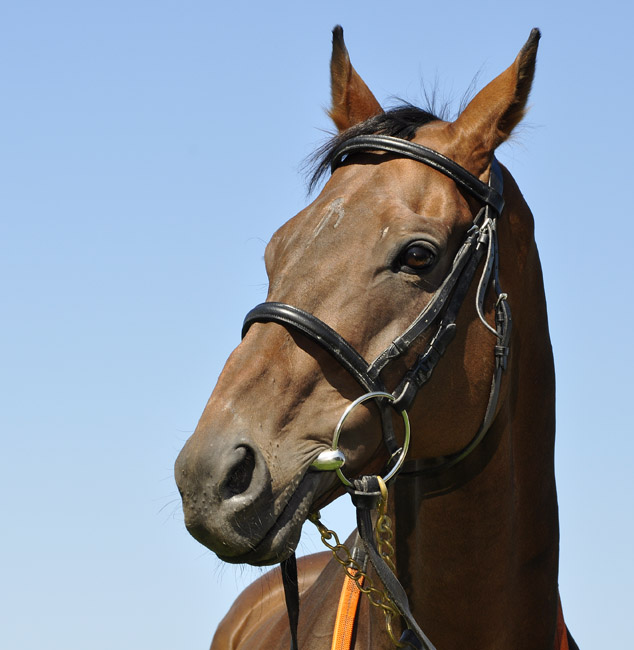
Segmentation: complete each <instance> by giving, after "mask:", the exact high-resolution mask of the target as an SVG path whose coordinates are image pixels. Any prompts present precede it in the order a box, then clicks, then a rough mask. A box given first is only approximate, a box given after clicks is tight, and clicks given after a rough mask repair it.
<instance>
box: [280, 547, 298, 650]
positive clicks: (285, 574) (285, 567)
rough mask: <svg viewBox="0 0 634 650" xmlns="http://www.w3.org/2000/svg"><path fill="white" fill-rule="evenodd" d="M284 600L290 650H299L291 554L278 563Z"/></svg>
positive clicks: (293, 560)
mask: <svg viewBox="0 0 634 650" xmlns="http://www.w3.org/2000/svg"><path fill="white" fill-rule="evenodd" d="M280 569H281V570H282V583H283V584H284V598H285V599H286V611H287V612H288V624H289V627H290V628H291V650H299V646H298V645H297V624H298V622H299V582H298V581H297V558H296V557H295V553H293V554H292V555H291V556H290V557H289V558H287V559H286V560H283V561H282V562H281V563H280Z"/></svg>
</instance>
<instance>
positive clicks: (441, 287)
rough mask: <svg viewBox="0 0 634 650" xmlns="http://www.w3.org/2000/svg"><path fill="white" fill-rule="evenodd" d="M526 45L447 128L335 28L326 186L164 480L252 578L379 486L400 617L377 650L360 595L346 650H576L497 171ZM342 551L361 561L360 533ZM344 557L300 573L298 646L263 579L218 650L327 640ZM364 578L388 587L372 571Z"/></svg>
mask: <svg viewBox="0 0 634 650" xmlns="http://www.w3.org/2000/svg"><path fill="white" fill-rule="evenodd" d="M539 39H540V32H539V30H537V29H534V30H532V32H531V34H530V36H529V38H528V40H527V41H526V43H525V44H524V46H523V47H522V49H521V50H520V52H519V54H518V55H517V57H516V58H515V60H514V61H513V63H512V64H511V65H510V66H509V67H508V68H507V69H506V70H505V71H504V72H502V73H501V74H500V75H499V76H498V77H496V78H495V79H494V80H493V81H491V82H490V83H489V84H488V85H487V86H485V87H484V88H483V89H482V90H480V91H479V92H478V93H477V94H476V95H475V97H473V99H472V100H471V101H470V102H469V103H468V104H467V105H466V107H465V108H464V109H463V110H462V112H461V113H460V114H459V116H458V117H457V119H455V121H446V120H443V119H440V118H438V117H436V116H435V115H433V114H432V113H431V112H429V111H424V110H422V109H418V108H416V107H414V106H412V105H402V106H399V107H396V108H392V109H389V110H384V109H383V108H382V107H381V105H380V104H379V102H378V101H377V99H376V98H375V96H374V95H373V93H372V92H371V90H370V89H369V88H368V86H367V85H366V83H365V82H364V81H363V79H362V78H361V77H360V75H359V74H358V73H357V71H356V70H355V68H354V67H353V66H352V64H351V61H350V56H349V53H348V50H347V48H346V45H345V42H344V39H343V30H342V29H341V27H339V26H337V27H336V28H335V29H334V30H333V49H332V58H331V63H330V72H331V92H332V106H331V108H330V111H329V115H330V117H331V118H332V120H333V122H334V124H335V126H336V128H337V134H336V135H335V136H333V138H332V140H330V141H329V142H328V143H327V144H326V145H325V146H324V147H323V148H322V149H321V150H320V151H319V152H318V160H317V163H316V171H315V175H314V177H313V183H317V182H319V179H320V177H321V175H323V174H324V173H327V171H328V170H329V169H332V174H331V176H330V178H329V179H328V180H327V182H326V183H325V184H324V186H323V188H322V189H321V192H320V193H319V194H318V196H317V197H316V199H315V200H314V201H313V202H312V203H311V204H310V205H308V206H307V207H306V208H305V209H303V210H302V211H301V212H299V213H298V214H297V215H296V216H294V217H293V218H291V219H290V220H289V221H288V222H286V223H285V224H284V225H283V226H282V227H281V228H280V229H279V230H277V232H275V234H274V235H273V236H272V238H271V240H270V242H269V243H268V245H267V247H266V253H265V264H266V270H267V274H268V278H269V287H268V294H267V299H266V302H265V303H263V305H260V306H258V307H256V308H255V309H254V310H253V311H252V312H251V313H250V314H249V315H248V316H247V319H246V321H245V327H244V330H243V339H242V341H241V343H240V344H239V345H238V346H237V348H236V349H235V350H234V351H233V353H232V354H231V355H230V357H229V359H228V360H227V362H226V365H225V367H224V369H223V371H222V373H221V375H220V377H219V379H218V382H217V385H216V387H215V389H214V390H213V393H212V395H211V397H210V398H209V401H208V403H207V405H206V407H205V409H204V412H203V414H202V416H201V418H200V421H199V423H198V425H197V427H196V430H195V432H194V433H193V435H192V436H191V438H190V439H189V440H188V441H187V442H186V444H185V446H184V447H183V449H182V451H181V453H180V454H179V456H178V458H177V461H176V464H175V476H176V480H177V485H178V488H179V491H180V494H181V497H182V502H183V510H184V516H185V523H186V527H187V529H188V531H189V532H190V533H191V535H193V536H194V537H195V538H196V539H197V540H198V541H199V542H201V543H202V544H203V545H205V546H206V547H207V548H209V549H211V550H212V551H214V552H215V553H216V554H217V555H218V557H219V558H220V559H222V560H224V561H226V562H229V563H248V564H251V565H255V566H266V565H271V564H275V563H277V562H286V561H288V559H289V557H293V555H292V554H293V552H294V549H295V547H296V546H297V543H298V540H299V537H300V533H301V529H302V525H303V524H304V522H305V521H306V520H307V518H310V519H311V520H316V519H317V515H316V514H315V513H316V512H317V511H318V510H319V508H321V507H323V506H325V505H327V504H328V503H330V502H331V501H333V500H334V499H336V498H337V497H339V496H340V495H342V494H343V493H344V492H345V491H349V492H354V491H355V490H357V493H360V492H359V490H361V488H359V485H360V483H361V479H359V477H363V476H370V477H376V485H378V484H379V478H378V477H384V478H386V479H388V480H383V479H381V482H382V485H383V487H381V486H379V487H381V489H382V490H383V488H384V487H385V488H386V492H385V493H383V492H382V494H383V496H382V497H381V503H384V504H385V503H387V506H386V507H387V510H386V512H385V517H389V518H390V519H386V520H387V521H388V522H389V521H392V522H393V534H394V538H393V539H394V542H393V555H392V559H393V569H394V571H393V574H394V580H395V581H398V582H397V583H396V584H400V586H401V587H402V592H403V594H404V595H403V598H404V599H405V600H406V601H407V604H406V605H405V606H401V604H402V603H401V604H399V603H398V602H397V603H396V605H397V607H396V610H397V612H396V613H397V616H396V617H395V619H394V620H393V621H392V624H393V626H394V628H395V629H396V637H395V638H394V640H392V636H394V635H393V634H392V636H391V635H390V630H388V629H387V626H386V621H385V620H384V617H383V616H382V615H381V614H380V613H379V612H378V610H379V609H381V607H378V608H376V607H373V606H372V605H373V603H372V602H371V600H370V599H369V598H365V597H362V598H361V599H360V601H359V603H358V605H356V606H355V609H354V611H353V613H352V617H353V619H354V622H355V625H354V629H353V631H352V632H351V634H350V635H349V637H350V638H349V639H348V641H347V644H348V645H346V646H345V647H347V648H355V649H356V650H361V649H366V648H372V649H377V648H391V647H394V644H396V645H398V644H399V643H400V645H401V646H403V647H404V646H408V644H409V647H425V648H433V647H436V648H438V650H450V649H460V650H462V649H463V648H478V649H483V650H509V649H510V648H513V650H522V649H525V650H551V649H553V648H557V650H560V649H563V648H570V649H571V650H572V649H574V648H577V646H576V644H575V643H574V641H573V639H572V637H571V636H570V635H569V633H568V632H567V631H566V630H565V626H564V624H563V619H562V615H561V603H560V600H559V592H558V560H559V557H558V556H559V524H558V509H557V494H556V485H555V474H554V441H555V374H554V363H553V355H552V349H551V343H550V338H549V331H548V319H547V311H546V300H545V295H544V286H543V278H542V272H541V266H540V261H539V255H538V251H537V247H536V243H535V238H534V221H533V216H532V214H531V211H530V209H529V207H528V205H527V204H526V202H525V200H524V198H523V196H522V194H521V192H520V190H519V188H518V186H517V184H516V182H515V181H514V179H513V177H512V176H511V174H510V173H509V171H508V170H507V169H506V168H505V167H503V166H502V165H501V164H499V163H498V161H497V160H496V158H495V151H496V149H497V147H498V146H499V145H500V144H502V143H503V142H504V141H505V140H507V139H508V138H509V136H510V135H511V133H512V131H513V130H514V128H515V127H516V126H517V125H518V123H519V122H520V121H521V119H522V118H523V116H524V114H525V112H526V104H527V99H528V97H529V93H530V90H531V86H532V83H533V78H534V73H535V64H536V55H537V49H538V43H539ZM511 310H512V311H511ZM511 313H512V316H511ZM511 325H512V326H511ZM366 359H374V360H375V361H373V362H372V363H371V364H369V363H368V362H367V361H366ZM344 420H345V422H344ZM333 431H336V436H335V437H336V442H334V443H333ZM410 431H411V434H410ZM406 438H407V440H406ZM407 447H409V449H407ZM376 485H375V487H374V488H373V489H374V492H373V493H376V492H377V489H378V488H376ZM377 502H378V499H375V501H374V502H373V503H374V505H372V506H371V507H372V508H373V507H374V506H375V505H376V503H377ZM358 507H360V506H358ZM364 507H365V506H364ZM370 516H371V515H370ZM381 517H383V515H381ZM375 518H376V516H375ZM359 521H360V522H361V524H360V526H362V525H363V521H370V519H367V520H363V519H359ZM359 531H360V532H361V528H359ZM330 532H331V531H328V530H327V529H326V530H325V531H324V527H323V525H322V535H323V536H324V537H325V539H331V537H329V534H330ZM366 533H367V531H366ZM372 534H373V533H369V535H370V536H372ZM364 539H365V538H364ZM364 543H365V542H364ZM368 544H369V546H368ZM368 544H366V548H369V551H368V552H371V547H372V544H374V542H372V543H368ZM347 545H348V547H354V548H355V549H361V550H363V545H362V544H360V543H359V533H357V532H354V533H353V534H352V535H351V537H350V538H349V540H348V541H347ZM335 546H337V548H338V549H339V550H341V548H343V546H344V545H342V544H337V545H335ZM347 558H348V559H350V556H347ZM366 559H367V558H366ZM346 562H347V560H345V561H344V560H341V559H339V560H338V559H337V558H336V557H333V554H332V553H329V552H328V551H325V552H323V553H318V554H315V555H311V556H307V557H305V558H301V559H300V560H299V562H298V573H299V579H298V585H297V589H298V591H299V595H300V598H301V609H300V610H299V615H298V616H299V619H298V622H297V620H296V624H297V629H296V631H293V629H292V627H293V626H292V624H291V626H290V627H289V620H288V618H287V611H286V607H285V602H284V593H285V592H286V591H287V589H286V587H287V582H288V581H287V582H285V583H284V584H283V581H282V579H281V575H282V572H281V571H280V569H279V568H278V569H273V570H272V572H270V573H269V574H266V575H264V576H263V577H261V578H260V579H259V580H258V581H256V582H255V583H254V584H252V585H251V586H250V587H248V588H247V589H246V590H245V591H244V592H243V593H242V594H241V595H240V596H239V598H238V599H237V601H236V602H235V603H234V605H233V606H232V607H231V609H230V610H229V613H228V614H227V615H226V617H225V618H224V620H223V621H222V622H221V624H220V626H219V628H218V630H217V632H216V634H215V636H214V640H213V642H212V646H211V647H212V649H213V650H220V649H223V650H225V649H227V648H231V649H238V648H239V649H240V650H250V649H254V648H271V649H278V648H280V649H281V648H288V647H289V645H291V644H297V646H298V647H300V648H302V650H322V649H326V648H331V647H335V645H332V641H331V639H332V638H333V630H334V629H335V623H336V617H337V602H338V601H339V599H340V596H339V594H340V592H341V590H342V585H344V584H345V581H346V580H347V579H348V578H347V575H348V574H349V573H350V570H349V567H348V569H345V568H343V567H342V565H345V564H346ZM357 566H358V565H357ZM363 566H364V567H365V565H363ZM360 570H362V573H363V575H364V577H367V578H368V580H370V581H373V582H374V584H378V585H379V588H378V591H381V585H380V582H381V580H380V579H379V578H381V577H382V575H383V574H382V573H381V570H380V567H378V565H377V566H375V565H374V564H373V565H372V566H368V568H365V569H360ZM390 579H391V578H390ZM290 583H292V579H291V580H290ZM386 590H387V591H388V592H389V593H388V595H387V601H388V604H390V603H391V604H394V602H395V601H398V598H396V597H394V598H391V596H390V594H393V593H396V591H397V589H396V588H395V589H394V590H391V589H390V588H388V587H386ZM289 591H290V592H292V589H290V588H289ZM288 600H290V602H292V601H293V599H292V598H290V599H289V597H287V601H288ZM289 607H290V606H289ZM408 608H409V609H408ZM405 610H407V612H406V613H409V614H411V617H410V618H408V617H407V616H406V615H405V614H403V612H405ZM398 615H403V616H404V618H403V619H401V618H399V616H398ZM289 617H291V618H292V616H291V615H290V612H289ZM295 618H296V619H297V613H295ZM417 625H419V626H420V628H417V627H416V626H417ZM410 627H412V628H416V629H419V630H423V631H424V633H423V632H420V634H418V640H416V639H414V637H413V636H411V635H410V637H407V636H406V632H407V630H408V628H410ZM401 631H402V632H403V636H402V637H400V638H401V641H400V642H399V637H398V634H399V633H400V632H401ZM408 639H409V640H408ZM291 647H293V645H291ZM336 647H344V646H343V645H342V646H339V645H337V646H336Z"/></svg>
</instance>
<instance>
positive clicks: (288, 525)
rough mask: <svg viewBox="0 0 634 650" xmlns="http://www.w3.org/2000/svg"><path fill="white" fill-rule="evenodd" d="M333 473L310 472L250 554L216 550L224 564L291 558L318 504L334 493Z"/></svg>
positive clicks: (268, 563)
mask: <svg viewBox="0 0 634 650" xmlns="http://www.w3.org/2000/svg"><path fill="white" fill-rule="evenodd" d="M333 478H334V476H333V474H332V473H331V472H314V471H307V472H306V473H305V474H304V476H303V478H302V479H301V481H300V482H299V484H298V486H297V488H296V489H295V490H294V491H293V492H292V493H291V494H290V497H289V498H288V500H287V502H286V504H285V505H283V506H282V509H281V512H280V514H279V516H278V517H277V519H276V520H275V521H274V522H273V525H272V526H271V527H270V528H269V529H268V530H267V531H266V532H265V533H264V535H263V536H262V537H261V538H260V540H259V541H257V542H254V544H253V547H252V549H251V550H250V551H248V552H246V553H242V554H239V555H226V554H224V553H222V552H218V551H216V555H217V556H218V557H219V558H220V559H221V560H223V561H224V562H229V563H231V564H251V565H253V566H266V565H270V564H276V563H278V562H281V561H282V560H284V559H286V558H287V557H289V556H290V555H291V554H292V553H293V552H294V550H295V548H296V547H297V544H298V542H299V538H300V536H301V531H302V526H303V525H304V522H305V521H306V519H307V517H308V515H309V514H310V512H311V510H314V508H315V504H316V502H322V501H323V498H324V495H325V493H330V492H332V484H333Z"/></svg>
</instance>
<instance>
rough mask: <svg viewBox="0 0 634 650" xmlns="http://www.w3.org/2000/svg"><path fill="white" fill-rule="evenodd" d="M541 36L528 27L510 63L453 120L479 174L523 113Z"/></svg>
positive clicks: (460, 142) (461, 147)
mask: <svg viewBox="0 0 634 650" xmlns="http://www.w3.org/2000/svg"><path fill="white" fill-rule="evenodd" d="M540 36H541V34H540V31H539V29H533V30H532V31H531V34H530V36H529V37H528V40H527V41H526V43H525V45H524V47H523V48H522V49H521V50H520V53H519V54H518V55H517V58H516V59H515V61H514V62H513V64H512V65H511V66H510V67H509V68H507V69H506V70H505V71H504V72H503V73H502V74H501V75H499V76H498V77H496V78H495V79H494V80H493V81H492V82H491V83H490V84H489V85H488V86H486V87H485V88H483V89H482V90H481V91H480V92H479V93H478V94H477V95H476V96H475V97H474V98H473V99H472V100H471V102H469V104H468V106H467V107H466V108H465V109H464V111H463V112H462V114H461V115H460V117H459V118H458V119H457V120H456V121H455V122H454V124H453V127H452V128H453V129H455V133H456V137H457V142H458V147H459V150H460V153H463V155H465V156H466V157H468V159H469V160H470V161H471V165H470V166H473V167H475V168H476V169H475V171H476V172H477V173H478V174H479V173H482V172H483V171H484V170H485V169H486V168H487V166H488V165H489V163H490V161H491V158H492V156H493V152H494V151H495V149H496V148H497V147H498V146H499V145H500V144H502V143H503V142H504V141H505V140H506V139H507V138H508V137H509V135H510V134H511V131H512V130H513V129H514V128H515V127H516V126H517V124H518V123H519V122H520V120H521V119H522V118H523V117H524V114H525V112H526V101H527V100H528V95H529V93H530V91H531V85H532V83H533V77H534V75H535V59H536V56H537V45H538V43H539V39H540Z"/></svg>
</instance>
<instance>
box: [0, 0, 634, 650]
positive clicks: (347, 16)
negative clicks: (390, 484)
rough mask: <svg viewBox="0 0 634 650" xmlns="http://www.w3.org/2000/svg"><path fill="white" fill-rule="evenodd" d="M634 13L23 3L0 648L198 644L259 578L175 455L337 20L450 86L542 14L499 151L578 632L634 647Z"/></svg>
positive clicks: (0, 324) (294, 171) (17, 40)
mask: <svg viewBox="0 0 634 650" xmlns="http://www.w3.org/2000/svg"><path fill="white" fill-rule="evenodd" d="M632 22H633V16H632V9H631V6H630V5H629V4H627V3H623V2H614V1H613V0H607V1H604V2H602V3H589V2H570V1H565V2H559V3H557V2H552V0H549V1H547V2H544V1H542V0H534V1H533V2H530V3H522V4H519V3H518V4H511V3H508V2H492V1H490V0H482V1H481V2H477V3H476V2H466V1H459V2H451V3H437V2H434V3H431V2H422V1H418V2H413V1H410V2H399V1H398V0H395V1H394V2H392V3H385V2H374V1H370V0H365V1H364V2H356V1H349V2H345V3H344V2H332V1H322V2H319V3H302V2H275V1H272V2H266V3H255V2H253V3H246V2H241V1H239V0H238V1H236V2H234V3H233V4H231V6H229V5H227V4H225V3H222V4H220V3H212V2H203V1H202V0H179V1H178V2H177V1H175V0H173V1H167V0H152V1H151V2H150V1H142V0H126V1H125V2H123V1H121V0H109V2H91V1H89V0H82V1H76V2H72V1H70V0H58V1H56V2H48V1H43V0H41V1H35V0H21V1H20V2H12V3H9V2H5V3H3V4H2V8H1V9H0V90H1V100H0V151H1V153H0V188H1V190H0V282H1V294H0V298H1V321H0V345H1V350H2V352H1V361H0V407H1V408H0V432H1V435H2V445H1V447H0V449H1V453H0V488H1V489H0V498H1V499H2V505H1V512H2V534H1V535H0V584H1V585H2V587H1V589H0V645H1V646H2V647H3V648H10V649H11V650H23V649H28V650H32V649H33V650H34V649H35V648H42V647H46V648H48V649H50V650H58V649H60V650H61V649H64V650H83V649H90V650H102V649H103V650H105V649H108V650H111V649H112V648H118V649H122V650H128V649H130V650H132V649H135V650H136V649H138V648H152V649H153V650H168V649H170V650H172V649H174V648H188V649H194V648H199V649H203V648H207V647H208V644H209V641H210V639H211V636H212V632H213V630H214V629H215V626H216V624H217V622H218V620H219V619H220V618H221V617H222V616H223V615H224V613H225V612H226V610H227V608H228V607H229V604H230V603H231V602H232V600H233V598H234V596H235V594H236V593H237V592H238V591H239V590H240V589H241V588H242V587H243V586H244V585H245V584H247V583H248V582H249V581H250V580H251V579H253V578H254V577H256V576H257V575H259V572H258V570H255V569H250V568H234V567H229V566H223V565H221V563H220V562H219V561H218V560H217V559H216V558H215V556H213V555H212V554H211V553H209V552H208V551H206V550H204V549H203V547H202V546H200V545H198V544H197V543H196V542H195V541H194V540H193V539H192V538H190V537H189V535H188V534H187V533H186V531H185V529H184V526H183V523H182V513H181V510H180V504H179V500H178V495H177V493H176V489H175V486H174V482H173V477H172V464H173V461H174V458H175V457H176V455H177V453H178V451H179V449H180V448H181V446H182V444H183V443H184V441H185V440H186V438H187V437H188V436H189V435H190V434H191V432H192V431H193V430H194V428H195V426H196V422H197V419H198V417H199V415H200V413H201V412H202V409H203V407H204V404H205V402H206V400H207V397H208V396H209V394H210V392H211V390H212V388H213V385H214V383H215V381H216V378H217V376H218V374H219V372H220V370H221V368H222V365H223V363H224V360H225V359H226V357H227V356H228V354H229V352H230V351H231V349H232V348H233V347H234V346H235V345H236V344H237V343H238V341H239V332H240V325H241V321H242V318H243V316H244V314H245V313H246V311H247V310H248V309H249V308H250V307H251V306H253V305H254V304H256V303H258V302H260V301H262V300H263V299H264V297H265V283H266V278H265V275H264V269H263V263H262V259H261V258H262V254H263V251H264V246H265V242H266V241H267V240H268V239H269V237H270V236H271V234H272V233H273V231H274V230H275V229H276V228H277V227H278V226H279V225H281V224H282V223H283V222H284V221H285V220H286V219H287V218H289V217H290V216H292V215H293V214H294V213H296V212H297V211H298V210H299V209H301V207H302V206H303V205H305V203H306V189H305V184H304V182H303V179H302V177H301V175H300V174H299V172H298V169H299V164H300V163H301V161H302V160H303V159H304V157H305V156H306V155H307V154H309V153H310V152H311V151H312V150H313V148H314V147H315V146H316V145H317V144H319V143H320V142H322V141H323V138H324V137H325V134H324V131H325V130H329V129H330V128H331V127H330V124H329V122H328V119H327V118H326V116H325V114H324V110H323V109H324V107H325V106H326V105H327V103H328V97H329V78H328V61H329V56H330V30H331V28H332V27H333V25H335V24H336V23H341V24H342V25H343V26H344V28H345V30H346V40H347V44H348V48H349V50H350V52H351V56H352V59H353V62H354V64H355V66H356V68H357V69H358V70H359V72H360V73H361V75H362V76H363V77H364V78H365V80H366V81H367V82H368V84H369V85H370V87H371V88H372V89H373V90H374V92H375V94H376V95H377V97H378V98H379V99H380V101H386V100H387V101H388V102H389V100H390V98H391V97H393V96H395V95H396V96H400V97H403V98H405V99H409V100H411V101H414V102H419V103H420V102H421V101H422V100H421V95H422V87H423V85H424V86H426V87H428V88H431V87H433V86H434V85H435V84H436V83H437V85H438V88H439V93H440V95H441V96H444V97H447V98H449V99H451V100H453V106H454V108H456V107H457V105H458V103H459V100H460V98H461V96H462V94H463V92H464V91H465V90H466V89H467V87H468V86H469V84H470V83H471V81H472V79H473V78H474V76H475V75H476V74H478V73H479V77H478V82H477V85H478V87H481V86H482V85H483V84H484V83H486V82H488V81H489V80H490V79H491V78H492V77H494V76H495V75H497V74H498V73H499V72H500V71H501V70H502V69H504V68H505V67H507V66H508V65H509V64H510V63H511V61H512V60H513V58H514V57H515V55H516V53H517V51H518V50H519V49H520V47H521V46H522V44H523V43H524V41H525V40H526V38H527V36H528V34H529V31H530V28H531V27H533V26H539V27H541V29H542V31H543V39H542V44H541V46H540V52H539V60H538V72H537V76H536V80H535V86H534V91H533V94H532V98H531V104H532V109H531V111H530V114H529V116H528V118H527V122H526V124H525V125H524V126H523V127H522V128H521V129H520V130H519V131H518V134H517V135H516V137H515V138H514V139H513V142H512V143H511V144H508V145H505V146H504V147H503V148H502V149H501V150H500V152H499V157H500V159H501V160H502V161H503V162H504V163H505V164H506V165H507V166H508V167H509V168H510V169H511V170H512V172H513V173H514V175H515V177H516V179H517V180H518V182H519V184H520V187H521V188H522V190H523V192H524V194H525V196H526V198H527V200H528V202H529V204H530V205H531V207H532V208H533V211H534V213H535V216H536V223H537V239H538V244H539V246H540V250H541V254H542V260H543V265H544V273H545V282H546V292H547V295H548V301H549V307H550V319H551V321H550V322H551V330H552V338H553V343H554V348H555V356H556V364H557V372H558V439H557V475H558V485H559V495H560V510H561V529H562V538H561V576H560V584H561V594H562V599H563V603H564V610H565V613H566V618H567V620H568V622H569V625H570V627H571V629H572V630H573V632H574V634H575V636H576V637H577V638H578V641H579V643H580V645H581V647H582V648H608V647H610V648H627V647H631V626H630V619H631V605H632V589H633V587H634V579H633V578H634V567H633V560H632V557H633V553H632V536H633V533H634V530H633V526H632V512H633V508H632V496H633V494H634V489H633V488H634V486H633V478H632V476H633V472H632V457H633V453H634V442H633V436H632V434H633V426H632V416H631V412H632V393H633V391H632V388H633V379H632V377H633V374H632V364H633V362H634V354H633V345H632V318H633V316H634V314H633V309H632V279H633V278H632V275H633V274H632V270H631V269H632V243H631V242H632V221H633V215H632V198H631V190H632V171H633V170H632V150H633V148H634V147H633V145H634V143H633V142H632V129H631V125H630V121H631V110H632V105H633V97H632V95H633V90H634V88H633V86H632V71H631V68H632V63H633V62H634V56H633V54H634V46H633V45H632V37H631V26H632ZM327 521H328V523H329V524H332V525H333V526H334V527H335V528H337V529H338V530H340V531H341V532H342V533H344V532H345V531H346V530H348V529H350V528H351V526H352V523H351V522H352V513H351V512H350V508H349V506H348V504H347V503H343V502H342V503H341V504H340V505H337V506H336V507H335V508H334V509H331V510H330V512H329V513H328V514H327ZM301 550H302V551H303V552H310V551H313V550H319V545H318V543H317V541H316V540H315V537H314V535H313V536H307V537H305V538H304V540H303V541H302V544H301Z"/></svg>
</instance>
